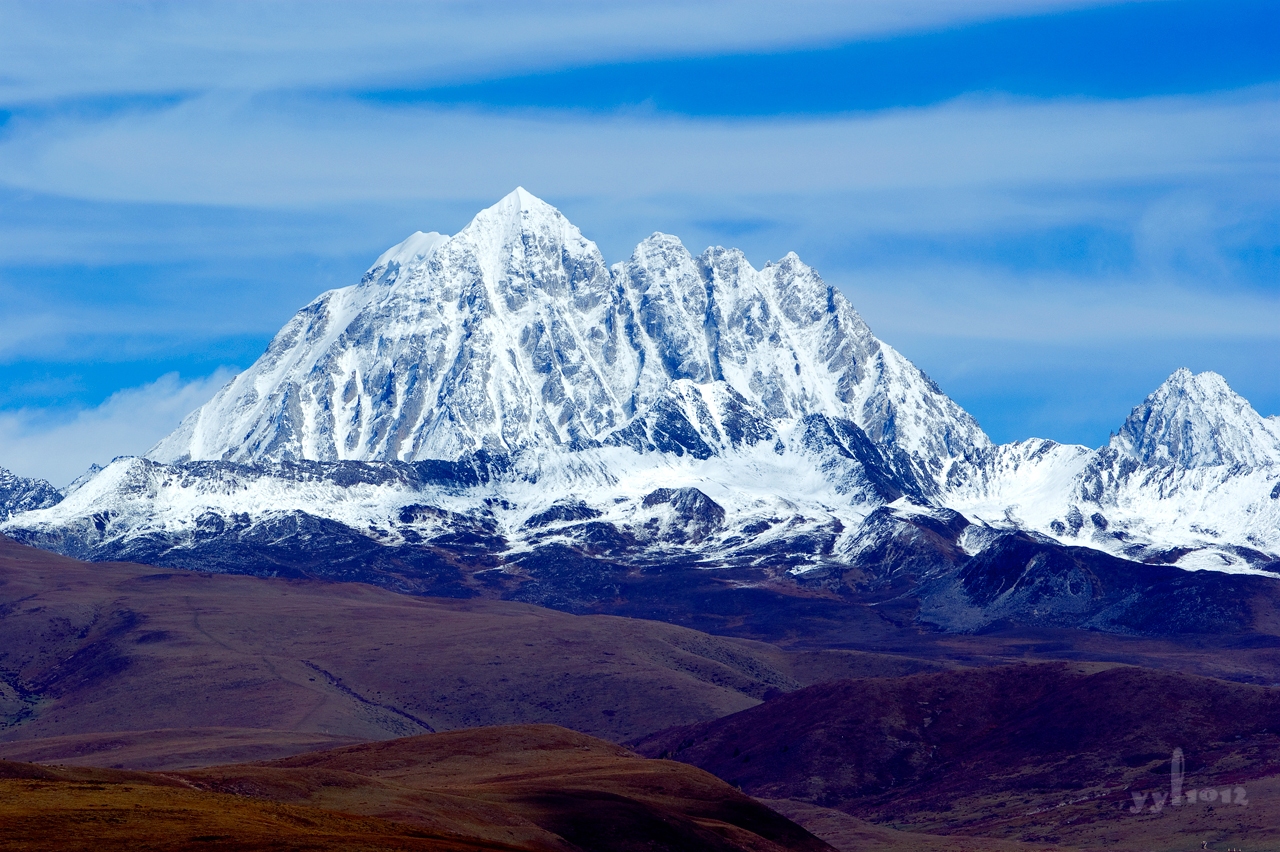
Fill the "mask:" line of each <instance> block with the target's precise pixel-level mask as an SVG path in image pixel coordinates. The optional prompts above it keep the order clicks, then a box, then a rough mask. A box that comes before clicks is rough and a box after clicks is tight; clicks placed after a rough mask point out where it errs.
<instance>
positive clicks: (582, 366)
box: [148, 189, 990, 492]
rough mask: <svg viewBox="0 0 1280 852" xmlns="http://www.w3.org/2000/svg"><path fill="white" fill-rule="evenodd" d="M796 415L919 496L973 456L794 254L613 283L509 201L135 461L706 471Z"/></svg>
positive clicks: (399, 249)
mask: <svg viewBox="0 0 1280 852" xmlns="http://www.w3.org/2000/svg"><path fill="white" fill-rule="evenodd" d="M808 415H825V416H829V417H836V418H842V419H847V420H850V421H852V422H853V423H855V424H857V426H858V427H860V428H861V429H862V430H863V431H864V432H865V433H866V434H867V435H868V437H870V438H871V440H872V441H874V442H876V443H877V444H880V445H882V446H884V447H885V448H887V449H888V450H889V451H890V452H891V453H893V454H894V456H895V458H894V461H895V463H900V464H901V465H902V472H903V473H904V475H908V476H911V477H913V478H915V479H916V481H917V482H918V483H919V486H920V487H922V488H924V489H925V490H927V491H930V492H933V491H936V490H937V489H938V487H939V485H940V483H941V481H942V480H943V479H944V477H945V474H946V471H947V469H948V468H949V466H950V465H951V464H952V463H953V462H954V461H955V460H957V459H965V458H968V457H971V456H972V455H973V454H974V453H975V452H976V451H981V450H985V449H986V448H988V447H989V446H990V441H989V440H988V439H987V437H986V435H985V434H983V432H982V430H981V429H979V428H978V425H977V424H976V423H975V422H974V421H973V418H972V417H970V416H969V415H968V414H967V413H966V412H965V411H963V410H962V409H961V408H960V407H959V406H958V405H956V404H955V403H954V402H952V401H951V400H950V399H948V398H947V397H946V396H945V395H944V394H943V393H942V392H941V391H940V390H939V389H938V388H937V386H936V385H934V384H933V382H931V381H930V380H929V379H928V378H927V377H926V376H925V375H924V374H923V373H921V372H920V371H919V370H918V369H917V368H916V367H915V366H914V365H912V364H911V363H910V362H909V361H907V360H906V359H905V358H904V357H902V355H900V354H899V353H898V352H896V351H895V350H893V349H892V348H890V347H889V346H887V345H885V344H884V343H882V342H880V341H879V340H877V339H876V338H875V336H874V335H872V333H871V331H870V329H869V328H867V325H866V323H864V322H863V321H862V318H861V317H859V316H858V314H857V312H855V311H854V309H853V307H852V306H851V305H850V304H849V303H848V301H847V300H846V299H845V298H844V296H843V295H841V294H840V293H839V292H838V291H836V290H835V289H834V288H832V287H831V286H829V285H827V284H826V283H825V282H823V281H822V279H821V278H820V277H819V276H818V275H817V273H815V272H814V271H813V270H812V269H810V268H809V267H808V266H805V265H804V264H803V263H801V262H800V260H799V258H797V257H796V256H795V255H794V254H790V255H787V256H786V257H785V258H783V259H782V261H781V262H779V263H777V264H769V265H767V266H766V267H765V268H764V269H762V270H756V269H754V268H752V267H751V265H750V264H749V263H748V262H747V260H746V258H745V257H744V256H743V255H742V253H741V252H739V251H735V250H725V249H719V248H716V249H708V250H707V251H705V252H703V253H702V255H700V256H699V257H696V258H695V257H694V256H693V255H692V254H690V253H689V251H688V250H687V249H685V247H684V246H683V245H681V243H680V241H679V240H678V239H676V238H675V237H671V236H667V235H665V234H654V235H653V236H651V237H649V238H648V239H646V240H645V241H644V242H642V243H641V244H640V245H639V246H637V247H636V250H635V252H634V254H632V256H631V258H630V259H629V260H628V261H627V262H625V263H621V264H617V265H615V266H614V267H613V268H612V269H610V268H609V267H608V266H607V265H606V264H605V261H604V258H603V257H602V256H601V254H600V251H599V249H597V248H596V246H595V244H594V243H592V242H591V241H589V240H587V239H586V238H584V237H583V236H582V234H581V232H579V231H578V229H577V228H576V227H574V226H573V225H572V224H570V223H569V221H568V220H567V219H565V218H564V216H563V215H561V214H560V212H559V211H558V210H556V209H555V208H553V207H551V206H550V205H548V204H546V203H545V202H543V201H541V200H539V199H537V198H535V197H533V196H532V195H530V194H529V193H527V192H525V191H524V190H523V189H517V190H516V191H515V192H513V193H511V194H510V195H508V196H507V197H506V198H504V199H502V201H500V202H498V204H496V205H494V206H493V207H491V208H489V209H488V210H485V211H483V212H481V213H480V214H479V215H478V216H476V218H475V219H474V220H473V221H472V222H471V224H469V225H468V226H467V227H466V228H464V229H463V230H462V231H461V232H460V233H458V234H457V235H456V236H454V237H451V238H445V237H441V236H440V235H439V234H423V233H418V234H414V235H413V236H412V237H410V238H409V239H408V240H406V241H405V242H404V243H401V244H400V245H398V246H396V247H395V248H392V249H391V250H390V251H388V252H387V253H386V254H384V255H382V257H380V258H378V260H377V262H376V263H375V264H374V266H373V267H372V268H371V269H370V270H369V271H368V272H367V273H366V274H365V276H364V278H363V279H362V281H361V282H360V284H358V285H356V286H353V287H347V288H345V289H341V290H334V291H331V292H329V293H325V294H324V295H322V296H320V298H318V299H317V300H316V301H314V302H312V303H311V304H310V305H308V306H307V307H305V308H303V309H302V310H301V311H300V312H299V313H298V314H297V315H296V316H295V317H294V318H293V319H292V320H291V321H290V322H289V323H288V325H286V326H285V327H284V329H283V330H282V331H281V332H280V333H279V334H278V335H277V336H276V338H275V339H274V340H273V341H272V342H271V345H270V347H269V348H268V349H267V352H266V354H265V355H263V356H262V358H260V359H259V360H258V362H257V363H256V364H254V365H253V366H252V367H251V368H250V369H248V370H247V371H245V372H244V373H242V374H241V375H240V376H238V377H237V378H236V379H234V380H233V381H232V382H231V383H230V384H228V385H227V386H226V387H224V388H223V389H222V390H221V391H219V392H218V394H217V396H215V397H214V399H213V400H212V401H210V402H209V403H208V404H207V405H205V406H204V407H203V408H201V409H200V410H199V411H197V412H195V413H194V414H192V415H191V416H190V417H189V418H188V419H187V420H186V421H185V422H184V423H183V424H182V426H181V427H180V428H179V429H178V430H177V431H176V432H175V433H174V434H173V435H171V436H169V437H168V438H166V439H165V440H163V441H162V442H161V443H160V444H159V445H157V446H156V447H155V448H154V449H153V450H152V451H151V452H150V453H149V454H148V457H149V458H151V459H153V460H156V461H163V462H182V461H191V460H213V459H219V460H224V461H235V462H242V463H248V464H259V463H263V462H280V461H286V462H287V461H301V460H315V461H340V460H358V461H419V460H423V459H457V458H460V457H462V456H464V455H466V454H467V453H471V452H476V451H481V450H483V451H486V452H489V453H500V454H528V453H530V452H537V451H542V450H550V449H560V448H565V449H570V450H581V449H588V448H597V447H602V446H626V447H631V448H633V449H635V450H636V451H638V452H641V453H644V452H653V451H659V452H675V453H676V454H677V455H679V454H681V453H684V452H687V453H689V454H691V455H693V456H695V457H700V458H708V457H710V456H713V455H722V454H723V453H724V452H726V451H728V450H731V449H733V448H736V447H740V446H742V445H744V444H745V445H753V444H756V443H759V442H768V443H771V444H772V443H773V442H774V441H776V440H777V438H778V436H779V434H780V433H781V432H783V431H786V430H789V429H790V428H792V427H793V426H794V424H795V423H797V422H798V421H800V420H801V419H802V418H804V417H805V416H808Z"/></svg>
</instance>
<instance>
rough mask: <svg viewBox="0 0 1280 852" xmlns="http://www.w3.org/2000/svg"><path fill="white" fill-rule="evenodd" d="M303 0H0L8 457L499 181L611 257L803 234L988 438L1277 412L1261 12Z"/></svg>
mask: <svg viewBox="0 0 1280 852" xmlns="http://www.w3.org/2000/svg"><path fill="white" fill-rule="evenodd" d="M301 8H302V7H301V6H298V5H297V4H290V3H285V2H278V3H250V4H212V3H204V4H202V3H190V4H167V5H166V4H160V5H157V4H145V3H139V4H124V3H122V4H96V3H90V4H84V5H74V4H65V5H64V4H58V5H56V6H55V5H53V4H9V5H7V6H0V16H4V19H3V20H0V298H3V299H4V301H5V304H6V307H7V308H8V310H7V311H6V315H5V316H4V317H3V318H2V319H0V329H3V330H5V331H6V334H8V336H7V338H6V340H7V341H8V342H7V343H5V344H3V345H0V363H2V364H3V365H4V370H5V374H6V376H8V377H9V380H8V384H9V387H8V388H0V412H2V411H4V410H8V411H9V414H5V415H3V416H4V417H8V418H9V419H8V420H5V421H4V422H5V423H7V424H8V426H6V427H5V429H0V465H5V464H6V459H7V458H11V457H12V455H13V454H12V453H10V454H9V455H7V456H6V455H5V446H6V443H9V444H13V442H14V441H19V439H20V441H21V442H20V445H21V446H22V447H25V448H27V449H25V450H23V452H24V453H25V456H24V457H25V458H28V459H34V458H36V455H35V454H34V450H32V449H31V448H34V447H38V446H43V445H40V444H39V442H38V441H37V439H36V432H35V431H34V430H35V429H36V427H37V425H40V428H47V429H49V430H51V431H50V434H55V435H63V436H64V437H66V436H71V435H73V433H72V432H60V431H58V430H59V429H62V428H64V427H65V428H68V429H69V428H71V427H72V425H73V424H76V423H87V422H93V421H92V418H93V417H97V416H102V417H106V414H103V413H102V412H101V411H100V410H99V409H100V406H103V405H108V406H110V407H111V409H110V410H111V411H116V412H118V411H120V410H122V409H121V408H120V406H123V405H126V404H132V403H131V402H130V401H131V400H132V401H139V400H143V399H146V400H151V402H149V403H148V404H147V405H141V403H139V412H140V413H139V415H138V416H139V420H138V423H139V424H141V425H140V427H139V428H142V429H143V431H147V432H148V434H153V433H157V432H163V431H165V430H167V429H168V428H171V427H172V426H173V425H176V423H177V420H178V419H179V418H180V416H181V414H180V413H178V410H179V409H181V408H182V406H183V405H186V404H187V403H188V402H190V401H191V399H192V397H191V396H190V394H191V393H194V392H195V391H203V390H208V391H209V392H210V393H211V392H212V391H211V389H210V388H206V387H205V386H204V385H202V384H199V383H196V384H193V385H190V388H194V389H195V390H188V385H187V384H186V383H183V382H179V381H177V380H173V381H170V382H169V383H168V384H157V383H156V378H157V377H158V376H160V375H161V374H162V373H164V372H167V371H173V370H177V371H180V372H181V374H182V375H187V376H190V375H200V374H208V373H210V372H211V371H213V370H214V368H215V367H216V366H217V365H220V364H227V363H235V364H239V365H240V366H246V365H247V363H248V362H249V361H251V360H252V359H253V358H254V357H256V355H257V353H259V352H260V351H261V348H262V346H263V345H264V344H265V342H266V340H267V338H268V337H269V336H270V334H271V332H272V331H274V330H275V329H276V328H278V327H279V326H280V325H281V324H282V323H283V322H284V321H285V320H286V319H287V317H288V316H289V315H290V314H291V313H292V312H293V311H294V310H296V309H297V308H298V307H300V306H301V305H302V304H304V303H306V302H307V301H309V300H310V299H311V298H313V297H314V296H315V295H316V294H318V293H319V292H320V291H322V290H324V289H328V288H330V287H333V286H342V285H345V284H349V283H353V282H354V281H355V280H357V279H358V277H359V274H360V272H361V271H362V270H363V268H364V267H365V266H367V264H368V262H369V261H370V260H371V259H372V258H373V257H375V256H376V255H377V254H378V253H379V252H381V251H382V250H383V249H384V248H386V247H387V246H388V245H389V244H391V243H394V242H397V241H398V240H399V239H401V238H403V236H404V235H405V234H407V233H409V232H411V231H413V230H417V229H421V230H439V231H443V232H454V231H456V230H458V229H459V228H460V227H462V226H463V225H465V223H466V221H467V220H468V219H469V217H470V215H471V214H473V213H474V212H475V211H476V210H478V209H479V208H480V207H482V206H485V205H487V204H489V203H492V202H493V201H494V200H496V199H497V198H498V197H500V196H501V195H503V194H505V193H506V192H508V191H509V190H510V189H511V188H512V187H514V186H516V185H523V186H525V187H527V188H528V189H530V190H531V191H534V192H535V193H537V194H539V195H541V196H543V197H544V198H546V199H547V200H549V201H551V202H552V203H554V204H556V205H557V206H559V207H560V208H561V209H562V210H563V211H564V212H565V213H566V215H568V216H569V218H570V219H571V220H572V221H574V222H575V223H576V224H578V225H579V226H580V227H581V228H582V229H583V231H584V233H585V234H586V235H587V236H588V237H590V238H592V239H595V240H596V241H597V242H598V243H599V244H600V246H601V248H602V250H603V251H604V254H605V256H606V258H607V259H608V260H609V261H611V262H613V261H618V260H621V259H623V258H625V257H626V255H627V254H628V253H629V252H630V250H631V248H632V247H633V246H634V245H635V244H636V242H638V241H639V240H640V239H642V238H643V237H645V236H647V235H648V234H649V233H651V232H652V231H653V230H654V229H655V228H658V229H661V230H664V231H667V232H670V233H675V234H677V235H679V236H680V237H681V238H682V239H683V240H684V241H685V243H686V244H687V245H688V246H689V247H690V248H691V249H693V250H694V251H698V250H700V249H701V248H702V247H703V246H705V245H708V244H724V245H737V246H739V247H741V248H743V249H744V250H745V251H746V252H747V254H748V257H749V258H750V259H751V260H752V261H753V262H754V263H756V264H757V265H759V264H762V263H763V262H764V261H766V260H768V259H771V258H777V257H779V256H781V255H782V254H784V253H785V252H787V251H790V250H796V251H798V252H799V253H800V254H801V256H802V257H803V258H805V259H806V260H808V261H809V262H810V263H812V264H813V265H815V266H816V267H817V268H818V269H819V271H820V272H822V274H823V275H824V276H826V277H827V278H828V280H830V281H832V282H833V283H836V284H837V285H838V286H840V287H841V288H842V289H843V290H844V291H845V292H846V293H847V294H848V295H849V296H850V298H851V299H852V301H853V302H854V304H855V305H856V306H857V307H858V308H859V310H860V311H861V312H862V313H863V314H864V315H865V316H866V317H867V319H868V320H869V321H870V322H871V324H872V326H873V328H875V329H876V330H877V332H878V333H880V334H881V336H883V337H885V338H886V339H887V340H889V342H891V343H893V344H895V345H897V346H898V347H899V348H900V349H902V350H903V351H904V352H905V353H906V354H907V355H908V356H909V357H911V358H913V359H914V360H916V361H917V362H918V363H920V364H921V366H922V367H924V368H925V369H926V371H928V372H929V373H930V374H931V375H933V376H934V378H935V379H938V380H939V381H940V382H941V383H942V385H943V387H944V388H945V389H946V390H948V392H950V393H952V394H953V395H954V396H956V397H957V399H958V400H959V401H960V402H961V404H963V405H965V406H966V407H968V408H970V410H972V411H973V412H974V413H975V414H976V415H977V416H978V418H979V421H980V422H981V423H982V424H983V425H984V427H986V428H987V429H988V430H989V431H990V432H991V433H992V435H993V437H995V438H997V439H998V440H1008V439H1012V438H1020V437H1027V436H1028V435H1029V434H1032V433H1033V432H1032V431H1029V430H1034V433H1038V434H1041V435H1045V436H1048V437H1054V438H1058V439H1060V440H1075V441H1082V442H1085V443H1089V444H1095V445H1096V444H1098V443H1101V442H1102V440H1104V439H1105V435H1106V433H1107V432H1108V431H1109V430H1110V429H1112V428H1114V427H1115V425H1116V424H1117V423H1118V422H1119V420H1120V419H1122V418H1123V416H1124V414H1126V413H1127V410H1128V407H1129V406H1131V405H1133V404H1134V403H1136V402H1137V401H1138V400H1140V399H1141V397H1142V396H1143V395H1144V394H1145V393H1146V392H1148V391H1149V390H1151V388H1152V387H1154V385H1155V383H1157V382H1158V381H1159V380H1160V379H1162V378H1163V377H1164V376H1165V375H1167V374H1168V373H1169V372H1171V371H1172V370H1173V369H1174V368H1175V367H1177V366H1182V365H1187V366H1191V367H1193V368H1195V369H1219V370H1220V371H1222V372H1224V373H1226V374H1227V375H1228V378H1229V379H1231V380H1232V382H1233V384H1235V385H1236V386H1237V387H1238V389H1240V390H1241V391H1243V392H1245V394H1246V396H1249V397H1250V398H1252V399H1253V400H1254V401H1255V403H1257V404H1258V406H1259V408H1260V409H1262V410H1263V411H1264V413H1271V412H1272V411H1274V410H1280V379H1278V378H1277V376H1278V375H1280V371H1276V370H1275V369H1274V367H1273V365H1274V360H1275V354H1276V353H1277V352H1278V351H1280V345H1278V344H1277V341H1278V340H1280V291H1277V289H1276V284H1275V282H1276V280H1277V274H1280V240H1278V239H1277V238H1276V237H1275V234H1277V233H1280V228H1277V225H1280V203H1278V202H1277V201H1276V199H1277V198H1280V194H1278V193H1277V190H1280V154H1277V152H1278V151H1280V85H1278V81H1280V59H1278V56H1280V52H1278V51H1275V50H1274V49H1273V48H1272V47H1271V39H1270V38H1269V34H1270V33H1271V32H1274V31H1275V29H1276V26H1275V25H1276V23H1277V21H1276V19H1277V16H1278V15H1280V13H1278V12H1276V11H1275V10H1274V6H1273V4H1269V3H1259V2H1254V1H1253V0H1224V2H1220V3H1216V4H1208V3H1205V2H1199V0H1191V2H1188V0H1150V1H1149V2H1142V3H1106V2H1102V3H1097V2H1093V3H1091V2H1053V0H1044V2H1038V0H1029V2H1020V0H1008V2H1005V0H991V2H985V3H971V4H969V3H967V4H957V3H951V2H932V0H918V2H898V0H894V2H889V1H888V0H885V1H884V2H864V3H860V4H859V3H836V2H810V3H804V4H791V5H789V6H787V7H783V6H782V5H781V4H772V3H754V2H745V3H734V4H726V3H721V2H705V3H670V4H665V3H653V4H643V5H634V4H596V3H579V2H564V3H531V4H522V5H521V6H520V7H518V8H517V9H516V11H511V8H510V6H509V5H503V6H501V7H500V6H498V5H494V4H487V3H447V2H442V3H434V4H422V3H394V2H392V3H369V4H361V5H360V6H359V7H358V12H357V11H355V10H357V7H356V6H354V5H352V4H329V3H318V4H307V5H306V10H307V12H308V14H306V15H302V16H300V15H299V14H298V12H299V10H300V9H301ZM66 10H74V14H71V13H70V12H67V11H66ZM499 10H501V12H502V13H501V14H499ZM392 20H394V21H395V22H396V26H390V25H389V23H388V22H389V21H392ZM3 24H14V26H5V25H3ZM15 34H16V35H15ZM267 34H270V36H269V37H268V35H267ZM55 59H57V60H58V61H54V60H55ZM1102 376H1107V377H1109V378H1108V379H1107V380H1106V381H1103V380H1102V379H1101V378H1100V377H1102ZM129 388H133V390H128V389H129ZM1100 388H1102V389H1103V390H1105V393H1104V394H1103V395H1102V396H1099V394H1100V393H1103V392H1102V391H1101V390H1099V389H1100ZM122 389H123V390H122ZM143 389H145V392H144V390H143ZM165 393H169V394H170V395H171V396H173V398H174V399H175V400H177V401H178V402H176V403H175V404H174V405H172V406H166V405H162V404H160V403H158V402H155V401H156V400H158V399H159V398H160V397H161V396H163V395H164V394H165ZM112 394H116V395H115V396H112ZM104 400H105V401H106V402H104ZM112 400H115V401H114V402H112ZM198 401H199V400H197V402H198ZM191 407H194V403H192V405H191ZM19 409H21V410H22V412H23V413H22V415H21V418H20V419H19V420H15V419H13V418H14V417H17V415H15V414H13V412H14V411H16V410H19ZM103 411H105V409H103ZM1084 411H1088V412H1096V414H1092V415H1090V416H1084V415H1082V414H1081V412H1084ZM95 412H98V413H97V414H95ZM85 418H89V419H88V420H86V419H85ZM107 420H110V418H107ZM104 422H107V421H104ZM110 422H116V421H110ZM119 422H120V423H122V424H125V423H126V422H127V420H126V419H124V418H121V419H120V420H119ZM15 424H17V425H15ZM58 424H62V425H61V426H60V425H58ZM1055 424H1058V425H1055ZM77 428H80V427H77ZM86 428H87V427H86ZM122 428H123V427H122ZM113 429H114V427H112V428H111V429H104V430H103V434H104V435H108V436H109V435H117V437H118V436H119V433H117V432H115V431H113ZM6 430H7V431H6ZM22 436H25V437H22ZM112 440H115V439H112ZM145 443H147V442H145V441H144V442H134V444H130V445H129V446H130V447H134V446H135V445H136V446H141V444H145ZM13 445H14V446H18V445H19V444H13ZM103 446H104V447H105V445H103ZM120 446H121V447H123V446H124V443H121V444H120ZM125 451H137V450H136V449H129V450H125V449H119V450H116V451H112V452H108V451H107V450H106V449H101V450H100V451H99V453H100V455H102V460H105V458H107V457H109V456H110V455H114V454H116V453H117V452H125ZM50 475H51V476H53V474H50ZM59 475H60V474H59ZM55 478H56V477H55Z"/></svg>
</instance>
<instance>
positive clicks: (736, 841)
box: [0, 725, 830, 852]
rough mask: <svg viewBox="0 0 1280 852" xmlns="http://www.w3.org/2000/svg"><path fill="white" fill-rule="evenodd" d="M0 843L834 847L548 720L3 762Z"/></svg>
mask: <svg viewBox="0 0 1280 852" xmlns="http://www.w3.org/2000/svg"><path fill="white" fill-rule="evenodd" d="M0 824H3V825H4V826H5V827H6V831H5V832H2V833H0V850H7V849H32V848H58V849H86V850H88V849H93V850H111V849H121V850H124V849H129V850H135V849H140V848H146V849H191V848H199V849H278V848H290V849H316V850H321V849H324V850H328V849H335V850H336V849H359V850H364V849H396V850H399V849H421V850H444V849H450V850H468V851H469V850H480V849H492V850H503V849H506V850H542V852H581V851H582V850H591V851H592V852H632V850H635V852H639V850H653V851H654V852H661V851H662V850H669V852H691V850H707V852H748V850H749V851H750V852H782V850H796V852H823V850H829V849H830V847H828V846H827V845H826V844H824V843H822V842H821V841H819V840H817V839H816V838H814V837H813V836H812V835H810V834H809V833H807V832H806V831H804V830H803V829H802V828H800V827H799V826H797V825H795V824H794V823H792V822H790V821H789V820H787V819H786V818H784V817H782V816H780V815H779V814H777V813H775V812H773V811H771V810H769V809H768V808H767V807H764V806H763V805H761V804H760V803H758V802H756V801H755V800H753V799H750V798H748V797H747V796H744V795H743V794H741V793H739V792H738V791H736V790H734V789H732V788H731V787H729V786H728V785H726V784H725V783H724V782H722V781H720V780H718V779H716V778H715V777H713V776H711V775H709V774H708V773H705V772H702V771H701V770H698V769H694V768H693V767H690V766H687V765H685V764H681V763H676V762H672V761H654V760H644V759H641V758H638V757H637V756H636V755H634V754H632V753H630V752H628V751H627V750H626V749H623V748H621V747H619V746H616V745H613V744H612V743H608V742H604V741H602V740H598V739H595V738H593V737H588V736H585V735H583V734H578V733H575V732H573V731H568V730H566V729H564V728H559V727H556V726H552V725H522V726H510V727H498V728H478V729H472V730H466V731H454V732H450V733H445V734H431V735H425V736H418V737H410V738H405V739H399V740H392V741H387V742H379V743H370V744H365V745H359V746H350V747H346V748H342V749H337V750H333V751H327V752H318V753H309V754H304V755H298V756H295V757H292V758H287V759H284V760H278V761H272V762H264V763H256V764H241V765H231V766H218V767H212V768H209V769H205V770H197V771H193V772H187V773H180V774H167V775H160V774H151V773H139V772H118V771H112V770H102V769H84V768H75V769H67V768H48V767H39V766H33V765H31V764H13V763H7V764H6V763H0Z"/></svg>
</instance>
